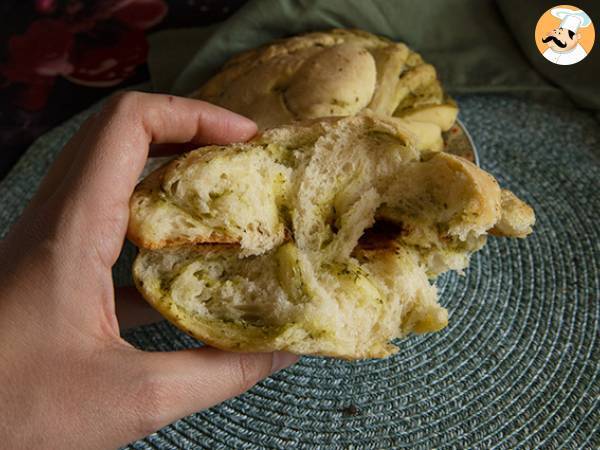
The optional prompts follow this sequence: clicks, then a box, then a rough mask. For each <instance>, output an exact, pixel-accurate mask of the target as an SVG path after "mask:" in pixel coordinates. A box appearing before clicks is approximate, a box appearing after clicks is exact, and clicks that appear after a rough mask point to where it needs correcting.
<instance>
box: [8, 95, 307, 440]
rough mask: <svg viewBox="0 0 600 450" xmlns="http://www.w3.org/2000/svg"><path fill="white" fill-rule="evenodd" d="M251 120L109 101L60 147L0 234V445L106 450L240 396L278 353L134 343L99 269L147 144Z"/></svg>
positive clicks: (214, 134) (201, 139)
mask: <svg viewBox="0 0 600 450" xmlns="http://www.w3.org/2000/svg"><path fill="white" fill-rule="evenodd" d="M255 132H256V126H255V124H254V123H253V122H251V121H249V120H248V119H245V118H243V117H241V116H238V115H236V114H234V113H232V112H229V111H226V110H224V109H221V108H218V107H216V106H213V105H210V104H208V103H205V102H201V101H197V100H191V99H184V98H179V97H172V96H167V95H154V94H143V93H137V92H129V93H124V94H120V95H117V96H114V97H112V98H111V99H110V100H108V101H107V102H106V104H105V106H104V108H103V109H102V111H101V112H99V113H97V114H95V115H94V116H92V117H91V118H90V119H88V120H87V121H86V122H85V123H84V125H83V126H82V127H81V129H80V130H79V131H78V133H77V134H76V135H75V136H74V137H73V138H72V139H71V141H70V142H69V143H68V144H67V145H66V147H65V149H64V150H63V152H62V153H61V155H60V156H59V158H58V159H57V161H56V162H55V163H54V165H53V166H52V168H51V170H50V172H49V174H48V175H47V177H46V178H45V179H44V181H43V182H42V185H41V186H40V189H39V191H38V192H37V194H36V195H35V197H34V198H33V200H32V201H31V203H30V205H29V206H28V208H27V209H26V210H25V212H24V213H23V215H22V217H21V219H20V220H19V221H18V222H17V224H16V225H15V226H14V227H13V229H12V230H11V232H10V233H9V235H8V236H7V238H6V239H5V240H4V241H2V242H1V243H0V265H1V270H0V342H1V344H0V404H1V405H2V407H1V409H0V436H1V437H2V447H4V448H11V449H17V448H61V449H66V448H77V449H84V448H85V449H96V448H102V449H106V448H112V447H118V446H119V445H123V444H126V443H127V442H130V441H132V440H134V439H137V438H140V437H142V436H145V435H147V434H149V433H151V432H153V431H155V430H156V429H158V428H160V427H162V426H165V425H167V424H168V423H170V422H172V421H174V420H176V419H178V418H180V417H182V416H185V415H188V414H190V413H193V412H195V411H198V410H201V409H203V408H207V407H210V406H212V405H214V404H216V403H218V402H221V401H223V400H225V399H227V398H230V397H232V396H235V395H237V394H240V393H241V392H243V391H245V390H247V389H248V388H250V387H251V386H253V385H254V384H255V383H256V382H257V381H258V380H260V379H262V378H264V377H266V376H268V375H269V374H271V373H273V372H275V371H277V370H279V369H282V368H284V367H287V366H288V365H290V364H293V363H294V362H295V361H296V360H297V357H296V356H294V355H290V354H287V353H281V352H279V353H262V354H242V353H227V352H222V351H218V350H215V349H212V348H206V347H205V348H201V349H194V350H184V351H178V352H170V353H159V352H152V353H150V352H143V351H140V350H137V349H135V348H133V347H132V346H131V345H130V344H128V343H127V342H125V341H124V340H122V339H121V337H120V335H119V324H118V321H117V316H116V314H115V290H114V286H113V281H112V275H111V267H112V266H113V265H114V263H115V262H116V260H117V257H118V255H119V253H120V250H121V247H122V244H123V240H124V237H125V232H126V229H127V222H128V215H129V205H128V204H129V197H130V195H131V193H132V191H133V189H134V187H135V184H136V181H137V179H138V176H139V175H140V173H141V172H142V169H143V167H144V164H145V161H146V158H147V155H148V149H149V146H150V144H151V143H156V144H167V143H188V142H193V143H195V144H205V143H217V144H224V143H228V142H233V141H243V140H247V139H249V138H250V137H252V136H253V135H254V133H255Z"/></svg>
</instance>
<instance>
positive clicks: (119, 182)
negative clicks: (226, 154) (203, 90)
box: [51, 92, 256, 265]
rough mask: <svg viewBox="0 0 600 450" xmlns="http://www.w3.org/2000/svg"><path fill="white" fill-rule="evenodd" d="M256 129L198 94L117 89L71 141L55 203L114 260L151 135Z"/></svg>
mask: <svg viewBox="0 0 600 450" xmlns="http://www.w3.org/2000/svg"><path fill="white" fill-rule="evenodd" d="M255 132H256V125H255V124H254V122H252V121H250V120H248V119H246V118H244V117H242V116H239V115H237V114H235V113H232V112H230V111H227V110H225V109H223V108H219V107H217V106H214V105H211V104H209V103H206V102H202V101H199V100H193V99H187V98H182V97H174V96H170V95H158V94H144V93H139V92H126V93H123V94H120V95H117V96H115V97H113V98H111V99H110V100H108V101H107V103H106V105H105V107H104V108H103V110H102V111H101V112H100V113H99V114H98V116H97V117H96V118H95V119H94V120H93V123H92V125H91V127H90V129H89V130H88V131H87V132H86V133H84V135H82V136H78V137H77V139H76V140H75V143H74V145H71V148H72V147H75V150H74V151H73V153H74V155H71V156H72V163H71V165H70V167H69V170H68V173H67V174H66V175H63V180H62V181H61V183H60V187H59V192H58V193H57V195H56V197H57V198H58V199H61V200H59V202H61V203H60V204H58V205H51V207H52V208H51V209H53V210H54V211H57V213H58V214H59V215H60V216H61V217H62V218H64V220H65V221H66V222H67V223H65V224H61V227H62V230H63V231H64V230H65V228H68V226H70V227H73V226H74V227H75V229H76V230H79V231H80V233H85V236H86V240H87V239H89V238H90V237H91V238H93V239H95V240H96V241H97V242H96V243H94V242H90V243H91V244H92V247H91V248H95V249H97V250H98V252H99V253H100V255H99V256H100V258H101V260H102V261H103V262H104V263H105V264H106V265H112V264H113V263H114V261H115V260H116V257H117V256H118V251H119V249H120V246H121V244H122V239H123V236H124V235H125V230H126V227H127V221H128V212H129V211H128V201H129V197H130V195H131V193H132V191H133V188H134V186H135V184H136V181H137V179H138V176H139V174H140V173H141V172H142V169H143V167H144V163H145V161H146V158H147V156H148V150H149V145H150V143H156V144H165V143H190V142H193V143H196V144H206V143H217V144H225V143H229V142H234V141H245V140H247V139H249V138H250V137H252V136H253V135H254V133H255ZM75 144H76V145H75ZM68 159H71V157H69V158H68ZM66 231H69V230H66ZM80 241H81V240H80ZM79 244H81V242H78V244H77V245H79ZM96 244H97V245H96Z"/></svg>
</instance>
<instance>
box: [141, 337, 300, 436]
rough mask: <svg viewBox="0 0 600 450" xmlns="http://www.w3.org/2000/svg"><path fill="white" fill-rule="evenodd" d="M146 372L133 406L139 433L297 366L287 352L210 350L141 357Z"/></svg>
mask: <svg viewBox="0 0 600 450" xmlns="http://www.w3.org/2000/svg"><path fill="white" fill-rule="evenodd" d="M140 353H141V355H140V356H141V358H142V364H143V366H144V368H145V369H146V370H145V371H144V372H145V378H146V380H145V382H143V383H142V384H141V389H142V390H143V391H144V392H140V393H139V394H140V395H135V396H134V399H137V400H136V401H139V399H141V402H142V404H138V405H133V408H132V409H133V410H134V411H138V415H140V417H139V418H138V419H139V422H138V423H141V428H142V429H141V430H138V431H141V433H143V435H146V434H150V433H152V432H154V431H156V430H157V429H159V428H162V427H164V426H165V425H168V424H169V423H171V422H174V421H175V420H177V419H179V418H181V417H184V416H187V415H189V414H192V413H194V412H197V411H200V410H202V409H205V408H209V407H211V406H213V405H216V404H217V403H220V402H222V401H224V400H227V399H229V398H231V397H235V396H236V395H239V394H241V393H242V392H245V391H246V390H248V389H250V388H251V387H252V386H254V385H255V384H256V383H257V382H258V381H260V380H262V379H263V378H266V377H268V376H269V375H271V374H272V373H274V372H277V371H279V370H281V369H284V368H286V367H288V366H290V365H292V364H294V363H295V362H297V361H298V359H299V357H298V356H296V355H293V354H291V353H286V352H274V353H230V352H224V351H221V350H217V349H214V348H210V347H203V348H201V349H194V350H182V351H177V352H170V353H160V352H153V353H145V352H140Z"/></svg>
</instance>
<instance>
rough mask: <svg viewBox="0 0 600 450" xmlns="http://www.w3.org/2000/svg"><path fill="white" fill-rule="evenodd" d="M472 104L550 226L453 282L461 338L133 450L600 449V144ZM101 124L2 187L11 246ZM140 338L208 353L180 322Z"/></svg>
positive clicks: (300, 380)
mask: <svg viewBox="0 0 600 450" xmlns="http://www.w3.org/2000/svg"><path fill="white" fill-rule="evenodd" d="M458 101H459V105H460V107H461V118H462V119H463V121H464V123H465V124H466V126H467V128H468V130H469V131H470V132H471V134H472V136H473V139H474V141H475V144H476V145H477V147H478V150H479V154H480V158H481V162H482V166H483V167H484V168H485V169H487V170H489V171H490V172H492V173H493V174H494V175H495V176H496V177H498V179H499V180H500V182H501V183H502V184H503V185H505V186H507V187H509V188H510V189H512V190H513V191H515V193H516V194H518V195H519V196H521V197H522V198H524V199H525V200H526V201H528V202H529V203H531V204H532V205H533V207H534V208H535V211H536V214H537V224H536V227H535V232H534V234H533V235H532V236H531V237H529V238H528V239H525V240H508V239H495V238H491V239H490V240H489V243H488V245H487V246H486V247H485V248H484V250H483V251H481V252H479V253H478V254H476V255H475V256H474V257H473V260H472V264H471V266H470V268H468V269H467V270H466V273H465V276H459V275H457V274H449V275H445V276H443V277H441V278H440V279H439V281H438V285H439V288H440V292H441V302H442V303H443V304H444V305H445V306H446V307H448V309H449V310H450V324H449V326H448V328H447V329H446V330H444V331H442V332H440V333H436V334H430V335H424V336H413V337H410V338H408V339H406V340H403V341H400V342H399V345H400V351H399V353H398V354H397V355H396V356H394V357H391V358H388V359H385V360H381V361H361V362H353V363H350V362H343V361H337V360H333V359H325V358H316V357H304V358H302V360H301V361H300V362H299V363H298V364H297V365H295V366H293V367H292V368H290V369H287V370H285V371H283V372H280V373H278V374H276V375H274V376H273V377H271V378H269V379H267V380H265V381H263V382H261V383H260V384H259V385H257V386H256V387H255V388H253V389H252V390H250V391H249V392H248V393H246V394H244V395H242V396H240V397H238V398H235V399H232V400H229V401H227V402H225V403H223V404H221V405H219V406H216V407H214V408H212V409H210V410H207V411H203V412H200V413H198V414H194V415H192V416H189V417H186V418H184V419H182V420H180V421H178V422H176V423H174V424H173V425H171V426H168V427H166V428H164V429H162V430H160V431H159V432H157V433H155V434H153V435H151V436H148V437H147V438H145V439H142V440H140V441H137V442H135V443H132V444H131V445H129V446H128V447H127V448H128V449H180V448H210V449H224V448H244V449H254V448H360V449H363V448H415V449H431V448H486V449H487V448H502V449H513V448H527V449H529V448H561V449H575V448H584V449H592V448H598V447H600V427H599V423H600V412H599V406H600V405H599V400H598V399H599V395H600V387H599V383H598V372H599V365H598V361H599V359H600V358H599V357H600V351H599V348H598V338H599V331H600V315H599V312H600V311H599V306H600V305H599V302H600V277H599V266H600V228H599V226H598V212H599V211H600V196H599V194H598V191H599V188H600V152H599V150H600V129H599V128H598V126H597V122H595V121H594V120H593V119H592V118H591V117H590V116H588V115H586V114H583V113H580V112H577V111H575V110H571V109H567V108H559V107H553V106H552V107H549V106H546V105H543V104H538V103H534V102H526V101H523V100H517V99H513V98H508V97H501V96H480V95H478V96H468V97H459V98H458ZM88 114H89V111H87V112H85V113H83V114H80V115H79V116H76V117H75V118H73V119H72V120H70V121H69V122H67V123H66V124H64V125H63V126H61V127H59V128H57V129H55V130H54V131H52V132H51V133H48V134H47V135H45V136H43V137H42V138H40V139H39V140H38V141H37V142H36V143H35V144H34V145H33V146H32V147H31V149H30V150H29V151H28V153H27V155H26V156H25V157H24V158H23V159H22V160H21V161H20V162H19V163H18V165H17V167H15V169H14V170H13V171H12V172H11V174H10V175H9V176H8V177H7V178H6V179H5V180H4V182H2V183H1V184H0V225H1V227H2V228H1V230H0V231H1V233H2V235H4V234H5V232H6V230H7V228H8V226H9V225H10V223H12V222H13V221H14V219H15V218H16V216H17V215H18V213H19V211H20V210H21V208H22V206H23V205H24V203H25V202H26V200H27V199H28V198H29V197H30V196H31V195H32V193H33V191H34V190H35V188H36V186H37V184H38V183H39V179H40V177H41V176H42V174H43V173H44V171H45V170H46V168H47V166H48V165H49V163H50V161H51V160H52V159H53V158H54V156H55V154H56V153H57V152H58V150H59V149H60V148H61V147H62V145H63V144H64V143H65V142H66V140H67V139H68V138H69V136H70V135H71V134H72V133H73V132H74V130H75V129H76V128H77V126H78V125H79V124H80V123H81V122H82V120H83V119H84V117H85V116H86V115H88ZM129 256H130V254H129V255H127V254H126V255H122V258H121V259H120V261H119V263H118V264H117V267H116V269H115V274H116V278H117V281H118V283H120V284H123V283H127V281H128V267H129V262H128V261H127V259H128V257H129ZM126 338H127V339H128V340H129V341H130V342H132V343H133V344H135V345H136V346H139V347H141V348H144V349H147V350H174V349H180V348H185V347H192V346H196V345H199V344H198V343H197V342H196V341H194V340H193V339H192V338H190V337H187V336H185V335H183V334H182V333H180V332H178V331H176V330H175V329H174V328H173V327H172V326H170V325H168V324H167V323H165V322H162V323H160V324H157V325H150V326H145V327H142V328H138V329H135V330H132V331H130V332H128V333H127V335H126Z"/></svg>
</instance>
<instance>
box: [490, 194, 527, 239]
mask: <svg viewBox="0 0 600 450" xmlns="http://www.w3.org/2000/svg"><path fill="white" fill-rule="evenodd" d="M534 223H535V213H534V212H533V208H532V207H531V206H529V205H528V204H527V203H525V202H524V201H523V200H521V199H520V198H518V197H517V196H516V195H515V194H513V193H512V192H511V191H509V190H508V189H502V213H501V217H500V220H499V221H498V223H496V225H495V226H494V228H492V229H491V230H490V234H491V235H493V236H498V237H516V238H524V237H526V236H528V235H529V234H531V233H532V232H533V225H534Z"/></svg>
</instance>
